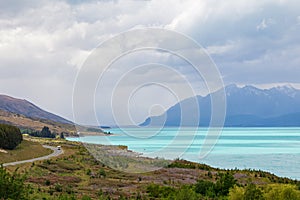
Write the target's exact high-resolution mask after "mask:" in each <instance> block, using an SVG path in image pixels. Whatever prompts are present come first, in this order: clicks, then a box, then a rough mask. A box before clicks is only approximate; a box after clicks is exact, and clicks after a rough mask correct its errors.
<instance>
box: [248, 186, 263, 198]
mask: <svg viewBox="0 0 300 200" xmlns="http://www.w3.org/2000/svg"><path fill="white" fill-rule="evenodd" d="M263 199H264V197H263V193H262V191H261V190H260V189H259V188H258V187H256V185H254V184H253V183H251V184H249V185H248V186H247V187H246V189H245V193H244V200H263Z"/></svg>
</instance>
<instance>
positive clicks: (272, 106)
mask: <svg viewBox="0 0 300 200" xmlns="http://www.w3.org/2000/svg"><path fill="white" fill-rule="evenodd" d="M219 92H220V91H217V92H215V93H212V94H209V95H207V96H205V97H202V96H196V99H197V101H198V106H199V108H200V120H199V126H209V123H210V119H211V96H213V95H216V96H217V95H218V93H219ZM225 92H226V119H225V126H236V127H245V126H250V127H251V126H258V127H262V126H300V90H297V89H295V88H293V87H290V86H282V87H275V88H271V89H259V88H256V87H254V86H245V87H242V88H240V87H238V86H236V85H229V86H227V87H225ZM192 101H193V99H192V98H189V99H185V100H183V101H181V102H179V103H177V104H176V105H174V106H172V107H171V108H169V109H168V110H167V111H166V112H165V113H164V114H163V115H161V116H154V117H149V118H147V119H146V120H145V122H144V123H142V124H141V125H142V126H145V125H149V124H151V125H154V126H155V125H159V124H162V122H163V121H164V119H166V121H165V123H164V124H165V126H179V125H180V123H181V125H183V126H188V125H189V123H190V121H192V119H193V115H194V116H197V115H195V114H194V113H195V111H196V110H197V109H196V108H192V107H191V106H190V105H193V103H191V102H192ZM181 105H184V106H185V107H184V108H185V109H188V112H189V113H190V119H185V121H184V122H183V123H182V122H181ZM194 121H195V120H194Z"/></svg>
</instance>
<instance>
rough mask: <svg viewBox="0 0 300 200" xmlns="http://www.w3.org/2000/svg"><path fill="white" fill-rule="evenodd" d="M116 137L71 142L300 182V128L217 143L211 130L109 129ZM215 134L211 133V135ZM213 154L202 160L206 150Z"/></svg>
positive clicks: (227, 137)
mask: <svg viewBox="0 0 300 200" xmlns="http://www.w3.org/2000/svg"><path fill="white" fill-rule="evenodd" d="M109 131H110V132H112V133H114V134H115V135H113V136H84V137H80V138H68V140H72V141H81V142H86V143H96V144H112V145H126V146H128V148H129V149H130V150H133V151H137V152H140V153H143V154H144V155H145V156H148V157H163V158H166V159H175V158H183V159H186V160H190V161H195V162H200V163H206V164H209V165H211V166H214V167H219V168H228V169H233V168H239V169H249V168H251V169H261V170H264V171H269V172H271V173H274V174H276V175H279V176H283V177H289V178H293V179H298V180H300V128H277V127H276V128H224V129H223V130H222V131H221V134H220V137H219V139H218V140H217V141H215V140H214V139H215V138H216V137H214V136H212V135H209V134H208V129H207V128H199V129H198V130H197V129H195V128H181V129H178V128H163V129H161V130H159V129H155V128H142V129H141V128H126V129H109ZM210 134H211V133H210ZM211 148H212V150H211V151H210V152H209V153H208V154H207V155H206V156H205V157H200V152H201V150H202V152H203V150H209V149H211Z"/></svg>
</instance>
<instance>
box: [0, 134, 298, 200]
mask: <svg viewBox="0 0 300 200" xmlns="http://www.w3.org/2000/svg"><path fill="white" fill-rule="evenodd" d="M32 139H34V140H39V142H42V143H45V144H48V145H52V146H58V145H59V146H62V148H63V150H64V154H63V155H61V156H59V157H56V158H52V159H50V160H44V161H37V162H35V163H29V164H25V165H20V166H19V170H18V172H19V173H20V174H22V175H18V174H17V173H16V172H15V169H16V167H15V166H11V167H8V168H6V171H5V170H4V171H5V174H8V171H9V172H11V173H9V175H6V176H8V177H12V176H15V177H19V178H17V180H19V183H20V185H21V187H20V191H19V188H15V187H14V190H16V192H20V193H22V195H23V197H21V198H13V197H7V196H6V197H3V196H0V199H8V198H11V199H22V198H23V199H30V200H31V199H46V200H56V199H61V200H75V199H79V200H80V199H82V200H88V199H98V200H99V199H100V200H102V199H145V200H147V199H150V200H154V199H166V200H184V199H187V200H194V199H195V200H196V199H208V200H215V199H216V200H217V199H218V200H219V199H229V200H251V199H264V200H269V199H274V200H281V199H287V200H289V199H293V200H297V199H300V196H299V193H300V190H299V186H300V183H299V181H295V180H291V179H287V178H279V177H277V176H275V175H272V174H270V173H267V172H263V171H255V170H221V169H215V168H212V167H209V166H207V165H203V164H198V163H192V162H188V161H184V160H179V159H177V160H176V161H175V162H173V163H172V164H168V165H166V167H165V168H162V169H160V170H156V171H154V172H148V173H143V174H134V173H125V172H122V171H117V170H114V169H111V168H110V167H107V166H105V165H104V164H102V163H100V162H99V161H98V160H95V158H94V157H93V156H91V155H90V153H89V151H87V149H86V148H85V147H84V146H83V145H82V144H80V143H76V142H69V141H66V140H62V139H58V138H57V139H44V138H32ZM120 148H121V147H120ZM122 148H123V147H122ZM126 158H127V157H126V156H124V157H123V158H122V159H123V160H125V159H126ZM150 161H151V159H149V162H150ZM2 173H3V172H2ZM23 174H26V178H25V177H24V176H23ZM2 179H3V178H1V180H2ZM3 180H4V179H3ZM7 187H12V188H13V186H12V185H9V186H7ZM22 188H23V189H22ZM24 188H25V189H24ZM24 190H25V192H24ZM0 191H2V188H0ZM22 191H23V192H22Z"/></svg>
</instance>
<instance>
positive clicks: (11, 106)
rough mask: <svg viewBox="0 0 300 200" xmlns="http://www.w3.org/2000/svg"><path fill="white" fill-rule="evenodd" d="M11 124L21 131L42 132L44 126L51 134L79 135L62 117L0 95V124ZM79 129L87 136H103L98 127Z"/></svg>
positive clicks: (28, 103) (78, 127)
mask: <svg viewBox="0 0 300 200" xmlns="http://www.w3.org/2000/svg"><path fill="white" fill-rule="evenodd" d="M1 123H2V124H11V125H14V126H17V127H19V128H20V129H29V130H34V131H40V130H41V129H42V128H43V127H44V126H47V127H49V129H50V130H51V132H54V133H57V134H59V133H61V132H65V133H68V134H70V135H77V130H76V127H75V124H74V123H73V122H71V121H69V120H66V119H64V118H62V117H60V116H57V115H55V114H52V113H49V112H47V111H45V110H43V109H41V108H39V107H37V106H36V105H34V104H32V103H30V102H29V101H27V100H22V99H16V98H13V97H10V96H6V95H0V124H1ZM77 129H80V132H82V133H85V134H102V133H103V131H102V130H101V129H99V128H97V127H85V126H79V125H77Z"/></svg>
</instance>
